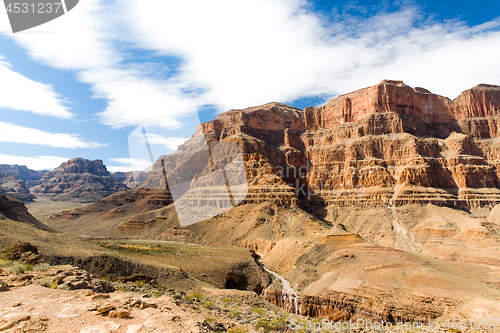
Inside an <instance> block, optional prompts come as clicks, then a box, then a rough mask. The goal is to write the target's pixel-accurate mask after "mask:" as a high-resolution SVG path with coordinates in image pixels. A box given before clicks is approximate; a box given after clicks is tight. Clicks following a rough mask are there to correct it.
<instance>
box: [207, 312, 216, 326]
mask: <svg viewBox="0 0 500 333" xmlns="http://www.w3.org/2000/svg"><path fill="white" fill-rule="evenodd" d="M205 322H206V323H207V324H208V325H210V326H214V325H215V323H216V322H217V319H216V318H215V317H214V316H212V315H210V314H209V315H206V316H205Z"/></svg>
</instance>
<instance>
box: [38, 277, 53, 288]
mask: <svg viewBox="0 0 500 333" xmlns="http://www.w3.org/2000/svg"><path fill="white" fill-rule="evenodd" d="M36 283H38V284H39V285H41V286H44V287H45V288H50V287H51V286H52V284H53V282H52V280H50V279H47V278H41V279H38V280H36Z"/></svg>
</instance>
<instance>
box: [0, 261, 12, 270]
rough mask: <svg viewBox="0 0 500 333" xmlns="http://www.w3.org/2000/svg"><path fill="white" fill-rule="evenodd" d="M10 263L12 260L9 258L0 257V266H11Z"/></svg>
mask: <svg viewBox="0 0 500 333" xmlns="http://www.w3.org/2000/svg"><path fill="white" fill-rule="evenodd" d="M10 265H12V261H10V260H8V259H0V268H2V267H9V266H10Z"/></svg>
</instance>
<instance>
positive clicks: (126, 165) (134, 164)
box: [106, 158, 152, 172]
mask: <svg viewBox="0 0 500 333" xmlns="http://www.w3.org/2000/svg"><path fill="white" fill-rule="evenodd" d="M110 161H113V162H116V163H120V164H123V165H122V166H106V168H107V169H108V170H109V171H110V172H118V171H121V172H129V171H146V172H148V171H150V169H151V167H152V163H151V161H147V160H141V159H138V158H111V159H110Z"/></svg>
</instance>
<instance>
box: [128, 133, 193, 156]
mask: <svg viewBox="0 0 500 333" xmlns="http://www.w3.org/2000/svg"><path fill="white" fill-rule="evenodd" d="M131 135H133V136H134V137H136V138H137V139H138V140H135V141H134V142H135V143H137V144H144V143H146V139H145V137H144V135H143V134H142V133H141V132H138V131H135V132H133V133H132V134H131ZM146 136H147V139H148V143H149V144H150V145H161V146H164V147H167V148H168V149H170V150H173V151H175V150H177V148H178V147H179V146H180V145H181V144H183V143H184V142H186V141H187V140H189V138H181V137H165V136H163V135H159V134H155V133H151V132H149V133H147V134H146Z"/></svg>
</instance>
